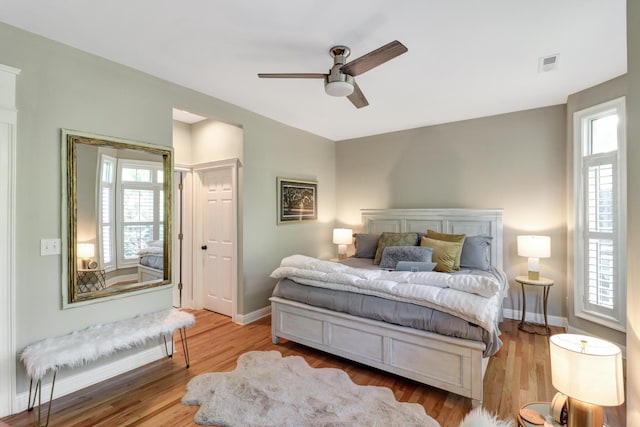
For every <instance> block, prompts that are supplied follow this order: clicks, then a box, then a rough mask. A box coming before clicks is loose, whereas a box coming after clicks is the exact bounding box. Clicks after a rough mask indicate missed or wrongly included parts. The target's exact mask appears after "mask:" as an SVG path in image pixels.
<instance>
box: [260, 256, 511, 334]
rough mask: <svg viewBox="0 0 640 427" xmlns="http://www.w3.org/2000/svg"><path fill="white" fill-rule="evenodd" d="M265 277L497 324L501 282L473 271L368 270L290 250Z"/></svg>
mask: <svg viewBox="0 0 640 427" xmlns="http://www.w3.org/2000/svg"><path fill="white" fill-rule="evenodd" d="M271 277H273V278H274V279H282V278H289V279H292V280H294V281H296V282H298V283H302V284H305V285H309V286H317V287H321V288H327V289H334V290H340V291H348V292H356V293H361V294H367V295H375V296H379V297H382V298H387V299H392V300H397V301H404V302H409V303H413V304H417V305H422V306H425V307H430V308H433V309H436V310H440V311H444V312H446V313H449V314H452V315H454V316H457V317H460V318H462V319H465V320H467V321H469V322H472V323H475V324H477V325H480V326H481V327H482V328H484V329H486V330H487V331H490V332H491V331H493V330H494V328H496V327H497V323H498V320H499V319H498V315H499V311H500V307H501V306H502V296H503V295H502V294H503V284H502V283H500V281H499V280H498V279H496V278H493V277H487V276H479V275H473V274H448V273H437V272H417V273H416V272H407V271H385V270H368V269H360V268H351V267H348V266H346V265H342V264H339V263H336V262H331V261H321V260H318V259H316V258H311V257H307V256H304V255H292V256H289V257H286V258H284V259H283V260H282V261H281V263H280V267H278V268H277V269H275V270H274V271H273V273H271Z"/></svg>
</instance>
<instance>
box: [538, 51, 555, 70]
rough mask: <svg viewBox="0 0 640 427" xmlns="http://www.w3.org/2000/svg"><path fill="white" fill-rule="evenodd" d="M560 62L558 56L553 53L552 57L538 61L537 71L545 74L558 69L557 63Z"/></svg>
mask: <svg viewBox="0 0 640 427" xmlns="http://www.w3.org/2000/svg"><path fill="white" fill-rule="evenodd" d="M559 61H560V54H559V53H554V54H553V55H548V56H543V57H542V58H540V59H539V60H538V71H539V72H541V73H542V72H545V71H551V70H555V69H556V68H558V62H559Z"/></svg>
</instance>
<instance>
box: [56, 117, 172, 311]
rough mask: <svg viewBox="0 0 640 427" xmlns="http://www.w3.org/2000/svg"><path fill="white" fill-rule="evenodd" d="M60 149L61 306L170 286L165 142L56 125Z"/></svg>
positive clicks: (168, 160) (169, 153)
mask: <svg viewBox="0 0 640 427" xmlns="http://www.w3.org/2000/svg"><path fill="white" fill-rule="evenodd" d="M61 151H62V162H63V165H62V169H63V180H62V187H63V200H65V199H66V200H67V203H66V205H65V204H64V203H63V215H62V221H63V224H62V229H63V236H64V235H65V233H66V235H67V236H68V237H67V240H66V242H65V244H64V245H63V268H62V270H63V272H62V276H63V290H62V291H63V292H62V293H63V306H68V305H69V304H73V303H78V302H83V301H86V302H94V301H93V300H95V299H97V298H105V297H114V296H119V295H121V294H124V293H131V292H143V291H148V290H150V289H155V288H157V287H160V286H164V285H169V284H170V282H171V238H170V236H171V189H172V187H171V176H172V173H171V172H172V166H173V165H172V147H165V146H158V145H153V144H147V143H140V142H133V141H127V140H123V139H118V138H111V137H105V136H98V135H92V134H87V133H83V132H78V131H72V130H66V129H63V130H62V150H61ZM64 255H66V257H65V256H64Z"/></svg>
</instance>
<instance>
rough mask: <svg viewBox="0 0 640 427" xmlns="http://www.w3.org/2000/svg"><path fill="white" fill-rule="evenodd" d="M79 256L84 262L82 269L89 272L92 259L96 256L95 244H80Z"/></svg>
mask: <svg viewBox="0 0 640 427" xmlns="http://www.w3.org/2000/svg"><path fill="white" fill-rule="evenodd" d="M77 255H78V258H80V259H81V260H82V268H83V269H84V270H88V269H89V263H90V262H91V258H93V257H94V256H95V247H94V245H93V243H78V250H77Z"/></svg>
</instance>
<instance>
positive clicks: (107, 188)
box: [98, 154, 116, 271]
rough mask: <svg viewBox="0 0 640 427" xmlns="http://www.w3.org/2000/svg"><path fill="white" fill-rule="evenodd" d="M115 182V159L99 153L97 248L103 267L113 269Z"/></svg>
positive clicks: (114, 266) (114, 261)
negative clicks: (98, 229)
mask: <svg viewBox="0 0 640 427" xmlns="http://www.w3.org/2000/svg"><path fill="white" fill-rule="evenodd" d="M115 182H116V159H115V158H114V157H111V156H108V155H106V154H101V155H100V182H99V193H98V194H100V199H99V205H100V206H99V209H98V217H99V219H98V223H99V224H100V232H99V233H98V241H99V242H98V248H99V252H100V260H101V261H102V263H101V265H102V267H101V268H103V269H105V270H107V271H112V270H115V268H116V258H115V226H114V224H115V222H116V221H115V213H116V211H115Z"/></svg>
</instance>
